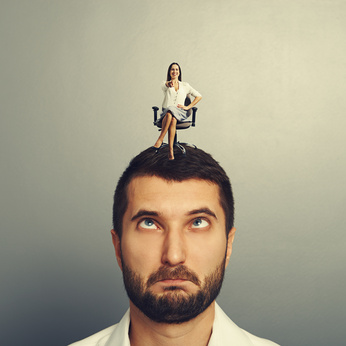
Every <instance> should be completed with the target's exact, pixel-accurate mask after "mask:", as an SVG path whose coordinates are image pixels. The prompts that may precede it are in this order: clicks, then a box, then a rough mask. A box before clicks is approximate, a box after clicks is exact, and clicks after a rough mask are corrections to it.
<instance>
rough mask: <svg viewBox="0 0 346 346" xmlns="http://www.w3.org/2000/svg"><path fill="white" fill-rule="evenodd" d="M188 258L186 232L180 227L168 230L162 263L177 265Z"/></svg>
mask: <svg viewBox="0 0 346 346" xmlns="http://www.w3.org/2000/svg"><path fill="white" fill-rule="evenodd" d="M185 260H186V239H185V235H184V232H183V231H182V230H179V229H170V230H168V231H167V233H166V236H165V240H164V243H163V250H162V258H161V261H162V264H165V265H168V266H172V267H173V266H177V265H179V264H182V263H184V262H185Z"/></svg>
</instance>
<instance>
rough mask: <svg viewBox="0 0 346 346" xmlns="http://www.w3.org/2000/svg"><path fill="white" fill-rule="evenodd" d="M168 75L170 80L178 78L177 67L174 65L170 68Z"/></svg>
mask: <svg viewBox="0 0 346 346" xmlns="http://www.w3.org/2000/svg"><path fill="white" fill-rule="evenodd" d="M169 74H170V76H171V79H175V78H178V77H179V74H180V73H179V66H178V65H176V64H174V65H172V67H171V70H170V71H169Z"/></svg>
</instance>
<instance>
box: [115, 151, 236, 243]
mask: <svg viewBox="0 0 346 346" xmlns="http://www.w3.org/2000/svg"><path fill="white" fill-rule="evenodd" d="M165 149H166V150H165ZM186 151H187V155H186V156H185V155H182V154H180V155H178V156H177V158H176V160H174V161H169V160H167V148H162V149H161V150H160V151H159V152H158V153H156V152H155V151H154V150H153V149H152V148H149V149H147V150H144V151H143V152H141V153H140V154H139V155H137V156H136V157H135V158H133V159H132V161H131V162H130V164H129V166H128V167H127V168H126V170H125V171H124V173H123V175H122V176H121V178H120V179H119V181H118V185H117V187H116V190H115V194H114V204H113V227H114V230H116V231H117V232H118V234H119V236H120V237H121V233H122V231H123V229H122V223H123V216H124V214H125V211H126V208H127V203H128V195H127V188H128V186H129V184H130V182H131V180H132V179H134V178H136V177H143V176H156V177H159V178H162V179H164V180H167V181H176V182H178V181H179V182H180V181H184V180H189V179H198V180H205V181H209V182H210V183H214V184H216V185H217V186H218V187H219V198H220V203H221V206H222V208H223V210H224V213H225V217H226V224H225V231H226V232H229V231H230V230H231V229H232V227H233V224H234V200H233V193H232V188H231V184H230V181H229V178H228V176H227V175H226V173H225V171H224V170H223V168H222V167H221V166H220V165H219V164H218V162H216V161H215V160H214V159H213V158H212V156H211V155H210V154H207V153H206V152H204V151H203V150H201V149H194V148H190V147H186ZM165 155H166V156H165Z"/></svg>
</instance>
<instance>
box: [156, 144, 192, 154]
mask: <svg viewBox="0 0 346 346" xmlns="http://www.w3.org/2000/svg"><path fill="white" fill-rule="evenodd" d="M182 144H183V145H185V146H188V147H191V148H194V149H197V147H196V146H195V145H194V144H190V143H180V142H175V143H173V146H176V147H178V148H179V149H180V150H181V152H182V154H183V155H186V150H185V148H184V147H183V146H182ZM163 147H168V143H162V144H161V147H160V148H158V149H157V150H160V149H161V148H163Z"/></svg>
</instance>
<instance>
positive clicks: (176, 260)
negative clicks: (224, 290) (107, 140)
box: [73, 147, 276, 346]
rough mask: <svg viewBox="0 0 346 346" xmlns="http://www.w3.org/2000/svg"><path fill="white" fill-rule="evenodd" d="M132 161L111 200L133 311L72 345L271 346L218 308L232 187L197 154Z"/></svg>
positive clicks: (230, 231)
mask: <svg viewBox="0 0 346 346" xmlns="http://www.w3.org/2000/svg"><path fill="white" fill-rule="evenodd" d="M166 149H167V148H162V149H160V150H159V151H158V153H156V152H155V151H154V150H153V149H152V148H149V149H147V150H145V151H143V152H142V153H140V154H139V155H138V156H136V157H135V158H134V159H133V160H132V161H131V163H130V165H129V166H128V168H127V169H126V170H125V172H124V173H123V175H122V177H121V178H120V180H119V182H118V185H117V188H116V190H115V195H114V206H113V225H114V229H113V230H112V231H111V233H112V239H113V244H114V248H115V253H116V258H117V262H118V264H119V266H120V268H121V270H122V273H123V280H124V285H125V289H126V292H127V294H128V296H129V299H130V308H129V310H128V311H127V312H126V314H125V315H124V317H123V318H122V320H121V321H120V323H118V324H116V325H113V326H111V327H109V328H107V329H104V330H102V331H101V332H98V333H96V334H94V335H92V336H90V337H88V338H86V339H84V340H82V341H79V342H76V343H74V344H73V346H86V345H88V346H91V345H95V346H96V345H98V346H101V345H102V346H118V345H119V346H120V345H121V346H130V345H131V346H138V345H141V346H142V345H144V346H151V345H167V346H169V345H183V346H195V345H196V346H199V345H201V346H202V345H203V346H206V345H209V346H223V345H224V346H230V345H235V346H245V345H248V346H250V345H256V346H262V345H276V344H275V343H273V342H271V341H268V340H265V339H261V338H258V337H256V336H254V335H252V334H250V333H248V332H246V331H244V330H242V329H240V328H239V327H238V326H236V325H235V324H234V323H233V322H232V321H231V320H230V319H229V318H228V317H227V316H226V315H225V313H224V312H223V311H222V310H221V308H220V307H219V306H218V305H217V304H216V302H215V299H216V297H217V295H218V294H219V291H220V289H221V285H222V281H223V277H224V272H225V268H226V267H227V265H228V262H229V259H230V256H231V252H232V243H233V239H234V234H235V228H234V227H233V220H234V207H233V205H234V202H233V194H232V190H231V184H230V181H229V179H228V177H227V175H226V173H225V172H224V170H223V169H222V168H221V167H220V165H219V164H218V163H217V162H216V161H215V160H214V159H213V158H212V157H211V156H210V155H209V154H207V153H205V152H204V151H202V150H200V149H193V148H189V147H187V148H186V151H187V154H186V155H183V154H180V156H179V155H177V157H176V159H175V160H174V161H169V160H167V150H166Z"/></svg>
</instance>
